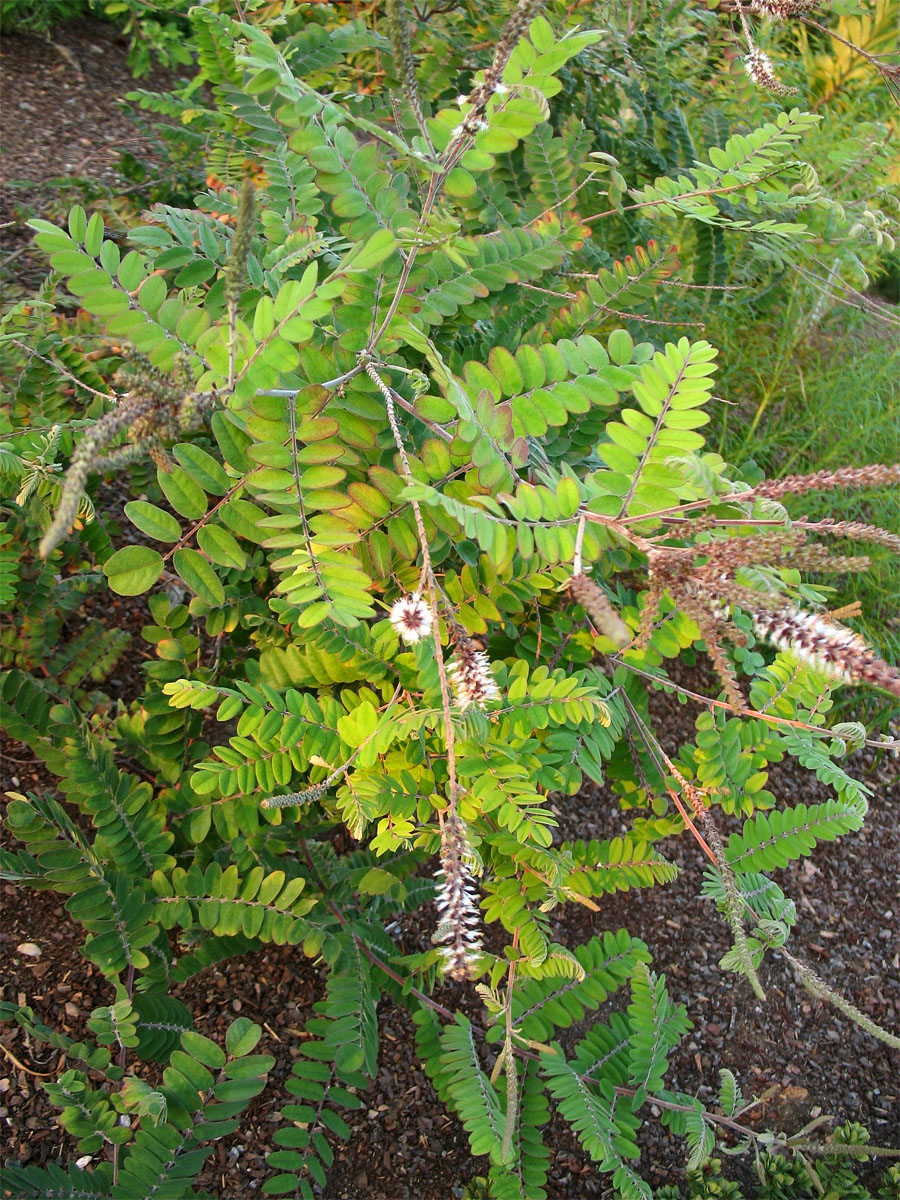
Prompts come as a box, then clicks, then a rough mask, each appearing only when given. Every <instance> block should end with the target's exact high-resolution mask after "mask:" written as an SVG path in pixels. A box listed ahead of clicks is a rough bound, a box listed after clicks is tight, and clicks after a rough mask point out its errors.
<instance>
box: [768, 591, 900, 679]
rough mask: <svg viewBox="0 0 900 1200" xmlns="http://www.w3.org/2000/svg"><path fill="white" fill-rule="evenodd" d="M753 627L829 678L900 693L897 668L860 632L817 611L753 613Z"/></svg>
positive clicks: (786, 608) (797, 610) (775, 644)
mask: <svg viewBox="0 0 900 1200" xmlns="http://www.w3.org/2000/svg"><path fill="white" fill-rule="evenodd" d="M753 627H754V629H755V631H756V633H757V634H759V636H760V637H764V638H766V639H767V640H768V641H770V642H771V643H772V645H773V646H777V648H778V649H779V650H783V651H786V652H787V653H790V654H794V655H796V657H797V658H799V659H801V660H802V661H803V662H805V663H808V664H809V666H811V667H813V669H814V670H817V671H821V672H822V673H823V674H824V675H828V676H829V677H830V678H832V679H839V680H844V681H847V682H853V683H856V682H862V683H870V684H872V685H873V686H874V687H881V688H884V689H885V690H886V691H889V692H892V693H893V694H894V695H895V696H900V670H898V669H897V668H896V667H893V666H891V665H890V664H888V663H886V662H884V661H882V659H880V658H878V656H877V655H876V654H875V653H874V652H873V651H872V650H870V649H869V647H868V646H867V645H866V643H865V642H864V641H863V639H862V638H861V637H860V636H859V634H856V633H854V632H853V631H852V630H850V629H845V628H843V626H841V625H835V624H833V623H832V622H831V621H827V620H825V618H824V617H821V616H819V614H818V613H810V612H803V611H801V610H800V609H797V608H793V607H790V606H785V607H784V608H780V609H778V610H777V611H775V612H757V613H754V614H753Z"/></svg>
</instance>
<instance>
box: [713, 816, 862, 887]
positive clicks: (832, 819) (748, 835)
mask: <svg viewBox="0 0 900 1200" xmlns="http://www.w3.org/2000/svg"><path fill="white" fill-rule="evenodd" d="M866 808H867V805H866V802H865V800H862V799H860V800H857V801H846V800H828V801H826V802H825V803H824V804H810V805H808V806H807V805H806V804H798V805H796V807H794V808H785V809H775V810H773V811H772V812H770V813H760V814H759V815H758V816H756V817H752V818H750V820H748V821H745V822H744V826H743V829H742V830H741V832H740V833H733V834H732V835H731V837H730V838H729V839H728V861H729V862H730V863H731V865H732V867H733V868H734V869H735V870H736V871H771V870H773V869H775V868H776V867H785V866H787V864H788V863H789V862H790V861H791V860H792V859H795V858H801V857H803V856H804V855H806V854H809V852H810V851H811V850H812V849H813V848H814V846H815V844H816V842H821V841H825V842H833V841H834V839H835V838H837V837H840V836H841V835H842V834H844V833H852V832H854V831H855V830H857V829H860V828H861V827H862V823H863V820H864V818H865V813H866Z"/></svg>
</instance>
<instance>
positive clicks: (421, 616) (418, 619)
mask: <svg viewBox="0 0 900 1200" xmlns="http://www.w3.org/2000/svg"><path fill="white" fill-rule="evenodd" d="M390 621H391V624H392V625H393V627H394V628H395V629H396V631H397V633H398V634H399V635H400V637H401V638H402V639H403V641H404V642H405V643H406V644H407V646H412V645H414V644H415V643H416V642H420V641H421V640H422V638H424V637H427V636H428V635H429V633H431V612H430V610H429V608H428V605H427V604H426V603H425V601H424V600H423V599H422V597H421V596H420V595H419V593H418V592H413V593H412V594H411V595H409V596H401V597H400V599H399V600H397V601H396V603H395V604H394V606H393V608H392V609H391V614H390Z"/></svg>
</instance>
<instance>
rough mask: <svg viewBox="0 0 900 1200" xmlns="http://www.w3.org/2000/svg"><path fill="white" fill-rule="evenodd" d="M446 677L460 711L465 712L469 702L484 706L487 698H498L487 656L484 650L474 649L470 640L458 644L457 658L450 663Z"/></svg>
mask: <svg viewBox="0 0 900 1200" xmlns="http://www.w3.org/2000/svg"><path fill="white" fill-rule="evenodd" d="M447 677H448V679H449V680H450V685H451V687H452V688H453V698H454V699H455V701H456V703H457V706H458V707H459V709H460V711H461V712H465V711H466V709H467V708H468V707H469V705H470V704H474V705H475V707H476V708H484V706H485V704H487V702H488V701H489V700H499V699H500V691H499V689H498V687H497V685H496V683H495V682H494V677H493V676H492V675H491V664H490V661H489V659H488V656H487V655H486V654H485V653H484V651H482V650H476V649H475V648H474V645H473V643H471V642H469V643H468V644H467V643H465V642H464V643H462V644H461V645H459V646H458V648H457V658H456V659H455V661H454V662H452V663H450V666H449V667H448V669H447Z"/></svg>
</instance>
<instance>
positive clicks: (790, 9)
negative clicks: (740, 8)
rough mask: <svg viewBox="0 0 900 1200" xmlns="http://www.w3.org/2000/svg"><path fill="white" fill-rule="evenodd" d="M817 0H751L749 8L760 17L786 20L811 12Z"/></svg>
mask: <svg viewBox="0 0 900 1200" xmlns="http://www.w3.org/2000/svg"><path fill="white" fill-rule="evenodd" d="M818 2H819V0H753V2H752V4H751V5H750V8H751V9H752V11H753V12H755V13H758V14H759V16H761V17H769V19H770V20H772V21H787V20H788V19H789V18H790V17H800V16H802V15H803V14H804V13H808V12H812V10H813V9H814V8H815V7H816V5H817V4H818Z"/></svg>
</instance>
